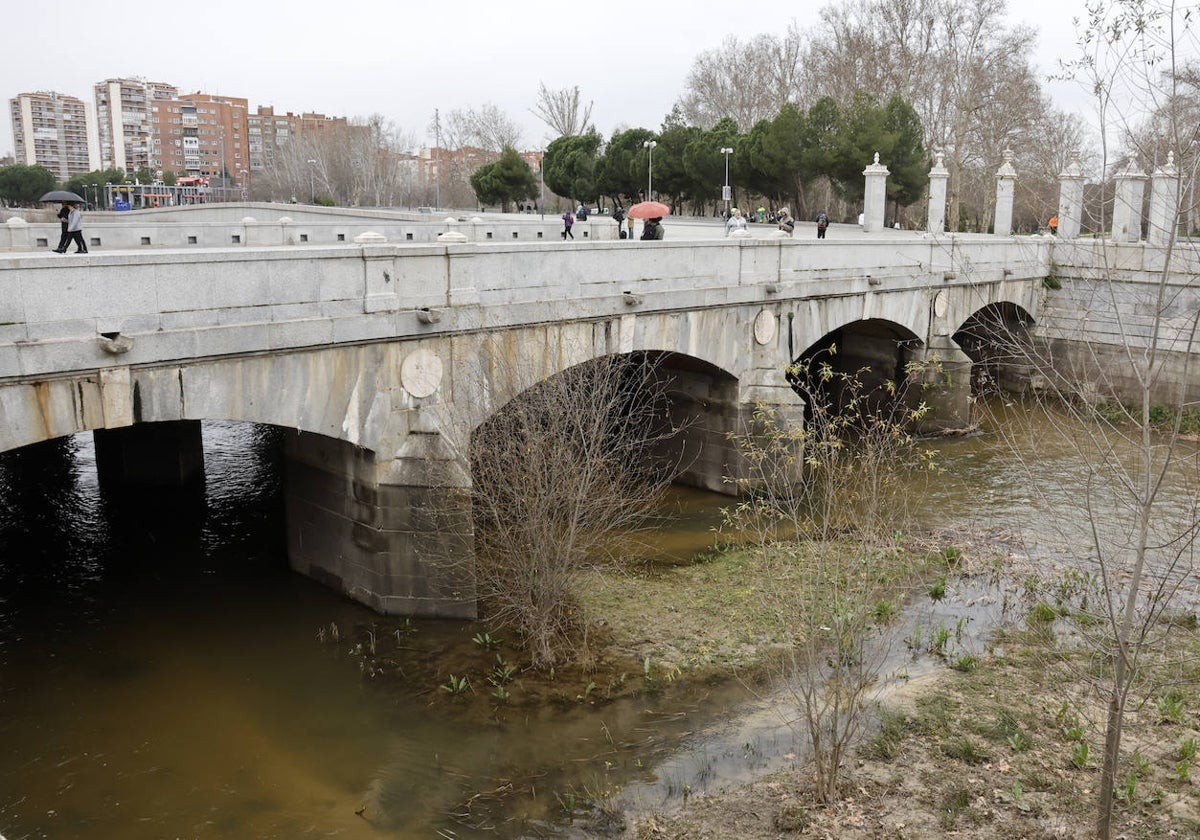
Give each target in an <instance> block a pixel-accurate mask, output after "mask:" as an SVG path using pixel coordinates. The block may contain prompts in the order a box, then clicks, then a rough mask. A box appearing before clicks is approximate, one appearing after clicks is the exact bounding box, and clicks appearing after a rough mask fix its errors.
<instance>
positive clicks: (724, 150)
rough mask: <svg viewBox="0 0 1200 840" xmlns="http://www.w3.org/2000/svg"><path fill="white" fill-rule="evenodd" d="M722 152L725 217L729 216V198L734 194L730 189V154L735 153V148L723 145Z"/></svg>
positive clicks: (722, 192)
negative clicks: (723, 156)
mask: <svg viewBox="0 0 1200 840" xmlns="http://www.w3.org/2000/svg"><path fill="white" fill-rule="evenodd" d="M721 154H723V155H725V189H723V190H722V191H721V198H723V199H725V218H726V219H728V218H729V199H730V198H732V197H733V196H732V194H731V193H730V191H729V156H730V155H731V154H733V149H731V148H729V147H728V146H722V147H721Z"/></svg>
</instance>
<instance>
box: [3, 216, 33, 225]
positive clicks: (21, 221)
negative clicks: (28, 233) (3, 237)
mask: <svg viewBox="0 0 1200 840" xmlns="http://www.w3.org/2000/svg"><path fill="white" fill-rule="evenodd" d="M4 224H6V225H8V226H9V227H25V225H27V224H29V223H28V222H26V221H25V220H24V219H22V218H21V217H20V216H13V217H12V218H11V219H9V220H8V221H7V222H5V223H4Z"/></svg>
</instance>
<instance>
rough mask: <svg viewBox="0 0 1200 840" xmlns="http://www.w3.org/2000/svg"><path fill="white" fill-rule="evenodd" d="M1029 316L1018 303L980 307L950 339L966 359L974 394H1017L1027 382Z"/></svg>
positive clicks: (1031, 321)
mask: <svg viewBox="0 0 1200 840" xmlns="http://www.w3.org/2000/svg"><path fill="white" fill-rule="evenodd" d="M1035 324H1036V322H1035V320H1034V318H1033V315H1032V314H1030V312H1029V311H1028V310H1027V309H1025V308H1024V307H1023V306H1022V305H1021V304H1020V303H1016V302H1014V301H1008V300H1002V301H996V302H993V303H989V304H987V305H986V306H983V307H980V308H979V309H977V310H975V312H973V313H971V315H970V316H969V317H967V318H966V319H965V320H964V321H963V323H962V325H961V326H960V327H959V328H958V330H956V331H955V333H954V335H953V339H954V341H955V342H956V343H957V344H958V345H959V346H960V347H962V349H963V352H964V353H966V354H967V356H969V357H970V359H971V361H972V363H973V366H972V368H971V386H972V389H973V390H975V391H988V390H997V389H998V390H1002V391H1020V390H1023V389H1024V387H1025V386H1026V384H1027V383H1028V382H1029V375H1030V364H1031V361H1032V353H1033V339H1032V330H1033V328H1034V326H1035Z"/></svg>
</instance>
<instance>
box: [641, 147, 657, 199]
mask: <svg viewBox="0 0 1200 840" xmlns="http://www.w3.org/2000/svg"><path fill="white" fill-rule="evenodd" d="M657 145H658V142H657V141H654V140H643V141H642V148H644V149H649V150H650V160H649V162H648V163H647V165H646V200H647V201H653V200H654V147H655V146H657Z"/></svg>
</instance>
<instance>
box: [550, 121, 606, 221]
mask: <svg viewBox="0 0 1200 840" xmlns="http://www.w3.org/2000/svg"><path fill="white" fill-rule="evenodd" d="M601 142H602V140H601V137H600V135H599V134H597V133H596V132H595V131H589V132H588V133H587V134H581V135H564V136H563V137H559V138H558V139H557V140H555V141H553V142H552V143H551V144H550V145H549V146H548V147H546V154H545V156H544V157H543V158H542V172H543V177H544V178H545V181H546V186H547V187H549V188H550V189H551V190H552V191H554V192H555V193H557V194H558V195H561V196H566V197H569V198H574V199H576V200H578V201H583V202H587V203H589V204H590V203H591V202H593V201H595V200H596V199H597V198H598V197H599V191H598V190H597V188H596V162H597V159H598V158H599V151H600V144H601Z"/></svg>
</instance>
